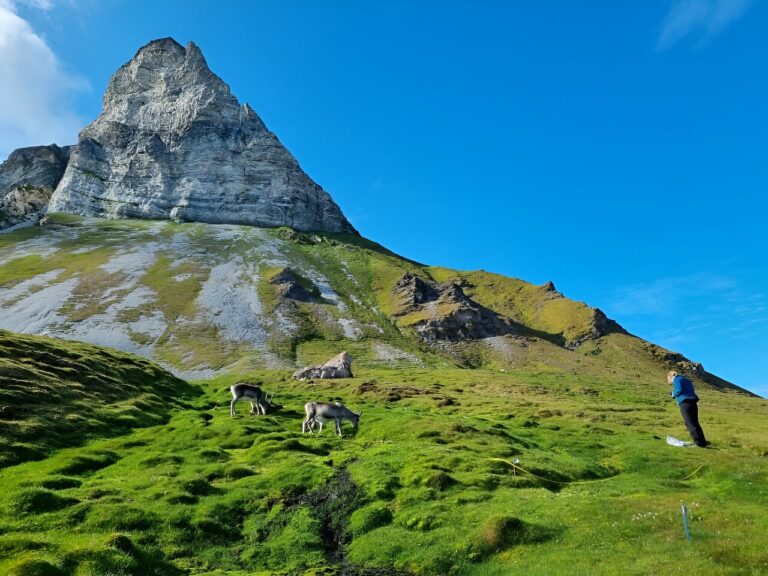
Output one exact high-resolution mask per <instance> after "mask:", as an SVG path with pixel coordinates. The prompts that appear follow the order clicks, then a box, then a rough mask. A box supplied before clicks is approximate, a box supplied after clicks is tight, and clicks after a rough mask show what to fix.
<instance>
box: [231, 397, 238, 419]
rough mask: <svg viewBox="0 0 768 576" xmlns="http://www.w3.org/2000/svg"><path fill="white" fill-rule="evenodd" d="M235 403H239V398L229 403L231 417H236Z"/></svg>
mask: <svg viewBox="0 0 768 576" xmlns="http://www.w3.org/2000/svg"><path fill="white" fill-rule="evenodd" d="M235 402H237V398H232V402H230V403H229V415H230V416H234V415H235Z"/></svg>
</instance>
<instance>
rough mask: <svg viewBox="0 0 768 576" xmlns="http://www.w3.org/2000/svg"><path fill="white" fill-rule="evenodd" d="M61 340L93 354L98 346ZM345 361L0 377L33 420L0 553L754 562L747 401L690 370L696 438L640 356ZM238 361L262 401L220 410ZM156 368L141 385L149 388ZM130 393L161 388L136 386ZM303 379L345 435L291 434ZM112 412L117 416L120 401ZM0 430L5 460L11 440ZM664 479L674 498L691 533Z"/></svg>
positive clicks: (276, 563) (759, 464) (760, 568)
mask: <svg viewBox="0 0 768 576" xmlns="http://www.w3.org/2000/svg"><path fill="white" fill-rule="evenodd" d="M16 340H18V341H20V343H21V345H24V344H28V343H29V342H30V341H33V340H37V341H38V342H39V344H40V346H39V347H37V348H38V349H40V348H41V347H43V346H45V345H48V344H49V342H50V340H49V339H46V338H34V337H27V336H24V337H20V336H19V337H17V336H13V335H10V334H7V333H6V334H3V339H2V342H3V346H2V348H0V349H1V350H2V351H3V352H2V360H0V366H1V367H2V373H3V374H4V375H5V376H6V377H7V376H8V374H9V373H10V370H13V362H14V360H13V356H10V355H9V354H8V353H7V351H8V350H10V349H11V348H12V346H16V344H15V343H14V342H15V341H16ZM60 346H61V347H62V348H61V351H62V352H65V351H67V352H68V351H72V350H76V351H77V353H79V354H85V355H86V357H91V358H94V359H103V358H104V357H105V354H107V352H106V351H104V350H102V349H99V348H93V347H89V346H86V345H80V344H72V343H68V342H67V343H61V344H60ZM109 358H110V362H111V366H113V368H114V370H115V371H117V373H120V372H119V371H120V370H137V372H136V375H137V376H139V371H140V370H142V369H144V370H146V369H147V365H146V364H145V363H144V361H143V360H141V359H138V358H132V357H130V356H129V355H114V356H112V357H109ZM45 361H46V355H45V354H39V355H37V356H36V357H30V359H29V360H28V363H29V364H30V365H36V366H37V368H34V369H33V368H30V373H29V374H28V375H27V381H28V382H29V385H30V386H31V385H34V382H45V381H46V379H47V378H49V376H48V375H46V372H47V371H48V370H49V369H50V366H46V364H45ZM96 362H97V360H91V361H90V365H86V366H83V367H81V368H80V369H79V370H80V371H79V374H80V376H81V378H85V379H86V380H88V379H90V378H93V382H94V386H96V385H97V380H98V378H99V376H98V372H99V371H100V370H101V369H103V367H101V366H99V365H98V364H97V363H96ZM133 365H138V366H139V368H134V367H133ZM33 372H36V373H37V375H35V374H34V373H33ZM357 372H358V373H357V374H356V377H355V378H350V379H345V380H334V381H331V380H328V381H326V380H318V381H316V383H315V385H314V386H311V385H308V384H307V383H306V382H298V381H295V380H293V379H292V378H291V377H290V372H289V371H264V370H259V371H252V372H249V373H247V374H228V375H224V376H220V377H217V378H215V379H212V380H208V381H201V382H199V383H197V384H196V385H194V386H190V385H187V384H185V383H183V382H181V381H179V380H177V379H174V378H173V377H171V376H170V375H165V377H164V380H163V379H162V377H161V378H158V372H147V373H146V379H144V380H143V385H142V384H140V383H138V382H139V381H141V378H139V381H137V385H135V386H131V387H128V388H125V389H122V390H120V391H119V392H117V391H116V392H115V394H119V395H116V396H113V397H111V398H108V397H101V398H99V399H98V400H95V401H93V402H91V403H90V405H92V406H94V407H95V408H98V410H97V413H95V414H93V413H92V414H88V413H84V409H85V407H87V406H88V405H89V403H88V402H85V403H84V402H83V400H85V397H84V395H83V389H82V385H81V384H79V383H78V382H77V381H76V380H71V379H63V380H62V381H61V384H60V386H59V392H58V393H59V397H58V398H57V397H54V396H53V395H52V394H51V393H47V392H45V391H43V390H41V392H40V393H39V394H38V397H37V398H36V402H32V401H30V400H31V399H30V398H29V394H27V392H26V391H25V388H24V387H21V386H18V387H8V386H7V384H6V383H7V382H8V380H4V389H3V394H4V395H3V405H4V406H6V407H14V414H13V416H12V418H10V419H9V418H8V417H6V416H5V415H2V416H0V417H1V418H2V419H3V420H2V423H3V426H4V428H3V429H4V430H8V429H9V427H18V428H19V429H27V428H34V429H36V430H37V431H38V434H36V435H35V434H31V435H25V437H24V442H23V444H24V446H25V450H27V451H28V452H27V453H29V454H34V458H35V459H34V460H32V461H27V462H24V463H21V464H15V465H6V466H5V467H4V468H3V469H2V470H0V486H2V490H1V491H0V550H2V554H1V555H0V558H2V560H0V573H3V574H9V575H14V576H20V575H32V574H52V575H53V574H55V575H64V574H66V575H86V574H88V575H97V574H98V575H103V574H135V575H139V574H141V575H144V574H169V575H176V574H242V575H246V574H248V575H251V574H265V575H266V574H333V573H336V572H338V571H340V570H341V567H345V568H344V569H345V570H348V571H349V572H347V573H352V574H354V573H361V574H363V573H365V571H364V570H365V569H371V568H381V569H386V570H387V571H385V572H383V573H390V574H468V575H469V574H500V575H501V574H509V573H510V570H515V571H520V572H521V573H526V574H553V573H563V574H565V573H598V574H599V573H602V574H610V573H615V572H617V571H619V570H621V571H622V572H623V573H629V574H648V573H653V572H655V573H661V574H665V573H671V572H673V571H674V570H675V569H676V567H678V566H680V565H681V563H684V564H685V565H686V567H687V570H689V571H690V572H691V573H702V574H704V573H706V574H760V573H764V572H765V570H766V568H767V567H768V552H767V551H766V549H765V547H764V544H763V543H764V542H765V538H766V535H768V520H767V519H766V515H765V513H764V506H765V499H766V490H767V488H766V473H767V472H768V459H767V456H768V451H767V450H766V445H767V444H766V439H767V438H768V420H766V418H765V416H766V408H767V406H766V404H767V403H766V401H765V400H761V399H756V398H752V397H748V396H746V395H743V394H740V393H737V392H733V391H723V390H719V389H715V388H712V387H703V386H702V387H700V395H701V397H702V414H703V415H704V421H705V422H706V426H707V428H706V429H707V434H708V436H709V437H711V438H712V440H713V442H714V445H715V448H714V449H706V450H701V449H677V448H671V447H669V446H667V445H666V443H665V442H664V436H665V434H667V433H672V434H677V435H683V434H684V428H683V426H682V422H681V419H680V417H679V414H678V413H677V411H676V408H675V406H674V405H673V403H672V402H670V401H669V400H668V399H667V397H666V386H665V385H664V383H663V381H661V382H660V381H658V380H657V379H652V378H650V377H641V378H639V379H637V380H635V381H632V382H627V381H624V380H617V379H614V378H611V377H610V376H609V375H606V376H602V377H596V376H584V375H578V374H571V373H567V372H563V371H562V370H557V369H554V368H552V369H547V370H545V369H542V370H536V371H530V370H529V371H515V372H506V373H502V372H499V371H498V370H488V369H482V368H481V369H475V370H467V369H457V368H414V369H382V368H375V367H373V368H365V367H363V366H359V367H358V370H357ZM160 374H161V373H160ZM239 381H248V382H251V383H252V384H254V385H259V386H261V387H262V388H263V389H265V390H268V391H270V392H272V391H277V393H278V394H279V396H280V398H281V404H282V409H281V410H279V411H277V412H275V413H274V414H271V415H268V417H266V418H265V417H258V418H257V417H251V416H246V415H241V416H239V417H237V418H231V417H230V415H229V400H230V398H231V397H230V395H229V391H228V388H229V386H231V385H232V384H234V383H236V382H239ZM157 382H160V384H159V386H162V388H156V389H155V391H154V392H153V393H148V392H147V391H146V390H147V389H151V387H152V386H153V384H154V383H157ZM169 383H170V384H173V386H175V387H177V388H175V389H171V388H169V387H168V385H169ZM144 385H146V386H147V387H150V388H144ZM118 390H119V389H118ZM147 394H154V395H155V396H156V397H162V398H164V399H167V400H168V401H169V402H168V403H157V402H155V401H152V402H148V401H147V396H146V395H147ZM97 396H98V393H97ZM310 397H311V398H319V399H326V400H328V401H335V400H343V401H344V402H346V403H348V404H349V405H351V406H355V407H356V408H358V409H363V411H364V412H365V418H364V419H362V420H361V424H360V427H359V428H358V429H357V430H356V431H355V430H353V429H352V428H351V427H350V426H349V424H347V426H348V428H347V429H346V430H345V437H344V438H338V437H336V436H334V435H333V434H324V435H321V436H309V435H302V434H301V421H302V419H303V417H304V413H303V410H302V407H303V404H304V402H305V400H306V399H307V398H310ZM142 399H143V402H142ZM49 403H50V404H49ZM137 405H138V406H139V408H138V409H136V408H133V409H128V407H130V406H133V407H136V406H137ZM17 406H18V407H21V406H29V407H30V408H29V409H23V410H16V408H15V407H17ZM126 412H128V414H129V415H132V414H135V415H136V416H135V418H134V419H132V420H131V421H130V422H126V421H125V418H126ZM77 417H82V418H85V419H86V422H87V423H89V425H90V429H91V430H92V433H89V434H86V435H82V436H77V437H74V436H72V435H70V436H67V437H66V438H67V443H69V444H70V445H71V444H72V443H75V442H77V443H78V444H79V445H78V446H76V447H59V446H61V445H62V444H61V443H60V444H59V446H56V444H55V443H54V444H53V445H52V444H51V438H55V436H54V435H53V434H54V433H56V430H55V428H56V427H57V426H61V425H62V420H64V421H66V420H67V419H69V418H77ZM51 428H53V430H51ZM7 446H8V444H7V443H6V444H4V445H3V455H4V457H5V459H4V462H6V463H8V462H9V461H8V459H7V454H8V453H10V454H14V453H15V450H17V449H9V448H8V447H7ZM515 459H518V460H519V464H518V466H519V467H520V469H518V470H516V471H513V469H512V467H511V466H510V464H511V463H512V462H514V460H515ZM694 471H695V473H694ZM692 473H693V475H691V474H692ZM689 476H690V477H689ZM680 500H685V502H686V503H687V505H688V507H689V509H690V510H691V531H692V534H693V541H692V542H690V543H687V542H686V541H685V538H684V535H683V530H682V525H681V519H680V513H679V507H680ZM370 573H374V572H370ZM376 573H382V572H376Z"/></svg>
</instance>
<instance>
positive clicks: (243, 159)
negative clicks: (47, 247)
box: [49, 38, 356, 233]
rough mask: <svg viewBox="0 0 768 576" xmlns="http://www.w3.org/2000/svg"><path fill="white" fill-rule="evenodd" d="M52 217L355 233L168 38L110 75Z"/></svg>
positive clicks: (249, 116)
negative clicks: (67, 215)
mask: <svg viewBox="0 0 768 576" xmlns="http://www.w3.org/2000/svg"><path fill="white" fill-rule="evenodd" d="M49 212H70V213H74V214H81V215H90V216H102V217H111V218H123V217H132V218H155V219H175V220H182V221H200V222H210V223H234V224H249V225H255V226H290V227H292V228H296V229H299V230H314V231H325V232H342V233H356V232H355V230H354V228H353V227H352V225H351V224H350V223H349V222H348V221H347V219H346V218H345V217H344V215H343V214H342V212H341V209H340V208H339V207H338V206H337V205H336V204H335V203H334V201H333V200H332V199H331V197H330V195H329V194H328V193H327V192H325V191H324V190H323V189H322V188H321V187H320V186H319V185H317V184H316V183H315V182H313V181H312V179H311V178H309V176H307V175H306V174H305V173H304V172H303V171H302V169H301V168H300V166H299V164H298V162H297V161H296V160H295V158H294V157H293V156H292V155H291V153H290V152H288V150H287V149H286V148H285V147H284V146H283V145H282V144H281V143H280V141H279V140H278V139H277V137H276V136H275V135H274V134H273V133H272V132H270V131H269V130H268V129H267V128H266V126H265V125H264V123H263V122H262V121H261V119H260V118H259V117H258V115H257V114H256V113H255V112H254V111H253V110H252V109H251V108H250V107H249V106H248V104H243V105H242V106H241V105H240V104H239V103H238V101H237V99H236V98H235V97H234V96H233V95H232V94H231V93H230V90H229V87H228V86H227V85H226V84H225V83H224V82H223V81H222V80H221V79H220V78H219V77H218V76H216V75H215V74H213V72H211V70H210V69H209V68H208V65H207V64H206V61H205V58H204V57H203V55H202V53H201V52H200V50H199V48H198V47H197V46H195V45H194V44H192V43H190V44H189V45H188V46H187V47H186V48H185V47H183V46H181V45H180V44H178V43H177V42H176V41H175V40H173V39H170V38H167V39H163V40H155V41H153V42H150V43H149V44H147V45H146V46H144V47H143V48H141V49H140V50H139V51H138V53H137V54H136V55H135V56H134V57H133V59H132V60H131V61H130V62H128V63H127V64H125V65H124V66H122V67H121V68H120V69H119V70H118V71H117V73H116V74H115V75H114V76H113V77H112V78H111V80H110V82H109V87H108V88H107V91H106V93H105V95H104V105H103V110H102V112H101V114H100V115H99V117H98V118H97V119H96V120H95V121H94V122H93V123H91V124H90V125H89V126H87V127H86V128H85V129H84V130H83V131H82V132H81V133H80V138H79V141H78V143H77V146H76V147H75V149H74V151H73V154H72V158H71V160H70V162H69V165H68V166H67V169H66V172H65V174H64V177H63V179H62V180H61V182H60V184H59V186H58V188H57V189H56V192H55V193H54V195H53V198H52V199H51V203H50V207H49Z"/></svg>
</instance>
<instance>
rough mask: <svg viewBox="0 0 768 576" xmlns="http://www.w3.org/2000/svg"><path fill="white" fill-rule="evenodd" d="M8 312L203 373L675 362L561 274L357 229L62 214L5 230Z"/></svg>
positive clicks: (4, 323) (48, 329) (44, 330)
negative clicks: (439, 257) (461, 263)
mask: <svg viewBox="0 0 768 576" xmlns="http://www.w3.org/2000/svg"><path fill="white" fill-rule="evenodd" d="M0 328H5V329H9V330H14V331H17V332H26V333H36V334H50V335H54V336H59V337H62V338H69V339H76V340H82V341H87V342H92V343H95V344H100V345H105V346H110V347H114V348H118V349H121V350H124V351H128V352H133V353H136V354H139V355H142V356H145V357H147V358H150V359H152V360H155V361H157V362H158V363H160V364H161V365H163V366H165V367H167V368H169V369H170V370H172V371H173V372H175V373H176V374H177V375H180V376H183V377H190V378H197V377H210V376H213V375H215V374H220V373H226V372H232V371H242V370H252V369H260V368H288V369H289V368H294V367H295V366H297V365H305V364H309V363H315V362H318V361H322V360H325V359H327V358H328V357H330V356H332V355H334V354H336V353H338V352H340V351H341V350H344V349H346V350H347V351H348V352H350V353H351V354H352V355H353V357H354V358H355V362H356V363H357V365H358V366H360V365H361V366H367V367H409V366H410V367H414V366H433V367H452V366H458V367H472V368H477V367H481V366H482V367H488V368H495V369H504V370H507V369H521V368H531V367H532V368H535V369H539V368H540V367H547V369H549V370H556V371H565V372H569V373H584V374H591V375H595V376H601V375H602V376H611V377H619V378H622V379H624V380H630V379H636V376H637V374H638V373H639V372H649V371H650V373H652V375H653V378H655V379H661V378H663V376H664V372H665V371H666V370H668V369H669V368H670V367H677V368H678V369H682V370H683V371H685V372H687V373H689V374H690V375H692V376H693V377H695V378H697V379H699V380H701V381H705V382H709V383H710V384H712V385H714V386H732V385H730V384H729V383H727V382H724V381H722V380H720V379H718V378H716V377H714V376H712V375H709V374H707V373H706V372H704V370H703V368H702V367H701V366H700V365H698V364H696V363H694V362H691V361H689V360H688V359H686V358H684V357H682V356H680V355H679V354H674V353H672V352H670V351H667V350H664V349H661V348H659V347H656V346H653V345H651V344H649V343H647V342H644V341H643V340H640V339H638V338H635V337H633V336H631V335H628V334H626V332H625V331H624V330H623V329H622V328H621V326H619V325H618V324H617V323H615V322H613V321H611V320H609V319H608V318H606V317H605V315H604V314H603V313H602V312H600V311H599V310H597V309H595V308H591V307H589V306H588V305H586V304H584V303H582V302H576V301H573V300H570V299H568V298H566V297H565V296H563V295H562V294H560V293H559V292H557V291H556V290H555V288H554V286H553V285H552V284H551V283H548V284H545V285H543V286H535V285H532V284H530V283H528V282H525V281H523V280H518V279H515V278H507V277H504V276H500V275H498V274H491V273H488V272H484V271H477V272H460V271H456V270H450V269H446V268H439V267H428V266H424V265H421V264H419V263H416V262H413V261H411V260H407V259H405V258H402V257H400V256H398V255H396V254H394V253H392V252H390V251H388V250H386V249H385V248H383V247H381V246H379V245H378V244H375V243H374V242H370V241H368V240H365V239H364V238H360V237H357V236H352V235H339V234H326V235H323V234H314V233H300V232H295V231H293V230H291V229H288V228H276V229H265V228H254V227H249V226H235V225H211V224H199V223H198V224H175V223H172V222H163V221H139V220H122V221H111V220H98V219H83V218H79V217H74V216H68V215H53V216H52V217H51V222H50V223H49V224H48V225H46V226H45V227H43V228H40V227H34V228H26V229H22V230H17V231H14V232H11V233H7V234H0Z"/></svg>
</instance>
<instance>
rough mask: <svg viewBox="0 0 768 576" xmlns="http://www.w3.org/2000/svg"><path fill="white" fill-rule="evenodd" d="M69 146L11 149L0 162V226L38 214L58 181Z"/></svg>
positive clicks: (34, 216) (65, 161)
mask: <svg viewBox="0 0 768 576" xmlns="http://www.w3.org/2000/svg"><path fill="white" fill-rule="evenodd" d="M71 149H72V147H71V146H64V147H63V148H60V147H58V146H56V144H51V145H50V146H34V147H31V148H19V149H18V150H14V151H13V152H12V153H11V155H10V156H9V157H8V159H7V160H6V161H5V162H3V163H2V164H0V229H2V228H7V227H9V226H13V225H15V224H20V223H22V222H25V221H27V220H35V219H37V218H38V217H39V213H40V211H41V209H42V208H44V207H45V205H46V204H48V200H49V199H50V197H51V194H52V193H53V189H54V188H56V186H57V185H58V183H59V181H60V180H61V177H62V175H63V174H64V170H65V169H66V167H67V162H68V161H69V155H70V152H71Z"/></svg>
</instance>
